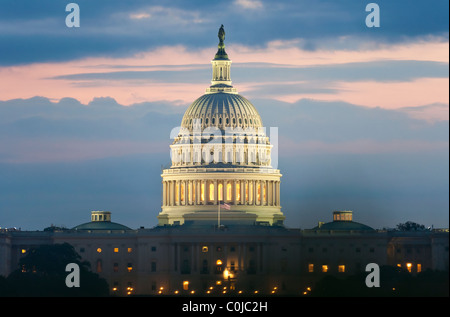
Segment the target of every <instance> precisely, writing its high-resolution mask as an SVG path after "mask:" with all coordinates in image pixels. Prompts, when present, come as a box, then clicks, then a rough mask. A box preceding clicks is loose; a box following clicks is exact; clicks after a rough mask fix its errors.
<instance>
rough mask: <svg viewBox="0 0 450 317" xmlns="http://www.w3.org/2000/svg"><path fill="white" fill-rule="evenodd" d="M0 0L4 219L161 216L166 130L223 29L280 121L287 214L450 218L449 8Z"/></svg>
mask: <svg viewBox="0 0 450 317" xmlns="http://www.w3.org/2000/svg"><path fill="white" fill-rule="evenodd" d="M73 2H75V3H76V4H77V5H78V7H79V21H80V25H79V27H68V26H67V25H66V17H67V16H68V15H69V14H71V12H69V11H66V5H67V4H69V3H70V1H67V0H65V1H62V0H40V1H34V0H4V1H1V2H0V227H3V228H4V227H20V228H21V229H22V230H42V229H43V228H45V227H48V226H50V225H57V226H65V227H68V228H71V227H74V226H76V225H78V224H80V223H84V222H88V221H89V220H90V212H91V211H92V210H108V211H110V212H112V221H114V222H119V223H122V224H125V225H127V226H129V227H131V228H138V227H140V226H144V227H153V226H155V225H156V224H157V219H156V216H157V215H158V213H159V212H160V210H161V169H162V168H163V167H168V166H170V152H169V145H170V144H171V142H172V141H173V140H171V139H170V131H171V130H172V129H173V128H174V127H177V126H179V125H180V123H181V119H182V116H183V113H184V111H185V110H186V109H187V107H188V106H189V104H191V103H192V102H193V101H194V100H195V99H196V98H198V97H200V96H201V95H202V94H204V92H205V90H206V88H208V87H209V85H210V80H211V63H210V61H211V60H212V59H213V58H214V54H215V53H216V51H217V44H218V38H217V32H218V29H219V27H220V25H221V24H223V25H224V28H225V32H226V38H225V45H226V51H227V53H228V55H229V57H230V59H231V60H232V61H233V63H232V66H231V79H232V81H233V85H234V87H235V88H236V89H237V90H238V92H239V93H240V94H241V95H243V96H244V97H246V98H247V99H249V100H250V101H251V102H252V103H253V104H254V106H255V107H256V109H257V110H258V111H259V113H260V115H261V117H262V120H263V124H264V126H265V127H267V130H268V131H269V128H270V127H277V128H278V140H277V141H278V152H277V155H278V166H277V167H278V168H279V169H280V171H281V173H282V175H283V176H282V183H281V184H282V185H281V200H282V211H283V213H284V214H285V216H286V221H285V224H286V226H287V227H292V228H302V229H307V228H312V227H314V226H316V225H317V223H318V222H319V221H325V222H328V221H331V220H332V212H333V211H334V210H353V212H354V221H357V222H361V223H364V224H367V225H369V226H371V227H374V228H377V229H381V228H393V227H395V226H396V225H397V224H399V223H404V222H406V221H414V222H417V223H420V224H424V225H425V226H427V227H430V226H433V227H435V228H442V227H445V228H448V222H449V218H448V214H449V176H448V175H449V154H448V151H449V88H448V87H449V29H448V25H449V15H448V12H449V3H448V1H446V0H430V1H417V0H414V1H413V0H408V1H406V0H397V1H387V0H381V1H380V0H378V1H376V4H378V7H379V17H380V25H379V27H368V26H367V25H366V17H367V16H368V15H369V14H371V12H368V11H366V6H367V4H369V3H370V1H361V0H338V1H332V0H317V1H316V0H315V1H306V0H305V1H303V0H296V1H291V0H289V1H288V0H282V1H263V0H234V1H226V2H224V1H200V0H197V1H196V0H192V1H175V0H174V1H149V0H145V1H144V0H130V1H119V0H108V1H106V0H95V1H94V0H75V1H73Z"/></svg>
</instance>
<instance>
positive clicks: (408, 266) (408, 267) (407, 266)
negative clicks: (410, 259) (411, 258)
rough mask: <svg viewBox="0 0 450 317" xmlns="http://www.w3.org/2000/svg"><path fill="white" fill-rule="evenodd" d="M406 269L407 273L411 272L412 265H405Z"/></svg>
mask: <svg viewBox="0 0 450 317" xmlns="http://www.w3.org/2000/svg"><path fill="white" fill-rule="evenodd" d="M406 268H407V269H408V272H411V268H412V263H406Z"/></svg>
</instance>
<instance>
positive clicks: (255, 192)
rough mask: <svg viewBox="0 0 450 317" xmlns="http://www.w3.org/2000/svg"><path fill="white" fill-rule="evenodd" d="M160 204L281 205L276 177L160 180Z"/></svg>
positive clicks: (278, 182)
mask: <svg viewBox="0 0 450 317" xmlns="http://www.w3.org/2000/svg"><path fill="white" fill-rule="evenodd" d="M162 183H163V199H162V205H163V206H189V205H217V204H219V203H220V202H225V203H227V204H232V205H254V206H280V181H279V180H244V179H242V180H239V179H234V180H223V179H207V180H206V179H201V180H200V179H199V180H163V182H162Z"/></svg>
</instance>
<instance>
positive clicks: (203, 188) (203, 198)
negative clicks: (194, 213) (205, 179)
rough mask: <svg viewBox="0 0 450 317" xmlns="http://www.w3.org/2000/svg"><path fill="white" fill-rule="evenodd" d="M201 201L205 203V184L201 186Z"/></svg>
mask: <svg viewBox="0 0 450 317" xmlns="http://www.w3.org/2000/svg"><path fill="white" fill-rule="evenodd" d="M200 200H201V201H205V184H202V185H201V186H200Z"/></svg>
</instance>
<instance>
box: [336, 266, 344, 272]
mask: <svg viewBox="0 0 450 317" xmlns="http://www.w3.org/2000/svg"><path fill="white" fill-rule="evenodd" d="M338 270H339V272H340V273H344V272H345V265H339V268H338Z"/></svg>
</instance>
